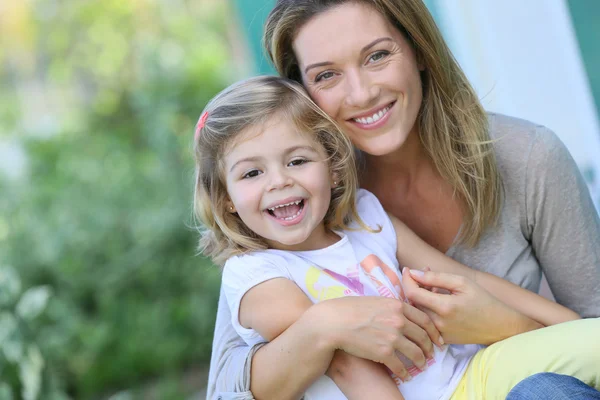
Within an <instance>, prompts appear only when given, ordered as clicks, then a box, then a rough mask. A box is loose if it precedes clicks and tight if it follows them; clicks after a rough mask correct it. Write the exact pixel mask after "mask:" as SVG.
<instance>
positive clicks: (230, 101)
mask: <svg viewBox="0 0 600 400" xmlns="http://www.w3.org/2000/svg"><path fill="white" fill-rule="evenodd" d="M205 113H206V116H205ZM202 116H203V117H201V118H200V119H201V121H202V122H201V123H200V125H199V126H200V128H199V130H198V131H197V133H196V136H195V140H194V153H195V158H196V183H195V191H194V212H195V215H196V217H197V218H198V219H199V221H200V222H201V224H202V226H201V227H200V228H199V229H200V243H199V248H200V251H201V252H202V253H203V254H204V255H206V256H209V257H211V258H212V259H213V261H214V262H215V263H216V264H221V265H222V264H223V263H224V262H225V260H227V259H228V258H229V257H231V256H234V255H238V254H242V253H244V252H248V251H253V250H263V249H266V248H267V243H266V242H265V240H264V239H263V238H261V237H260V236H258V235H256V234H255V233H254V232H252V231H251V230H250V229H248V227H247V226H246V225H245V224H244V223H243V222H242V220H241V219H240V217H239V216H238V215H237V214H235V213H231V212H228V210H227V205H226V202H227V200H228V198H229V197H228V195H227V186H226V183H225V176H224V174H223V156H224V154H225V152H226V151H227V150H228V149H229V148H230V147H229V146H231V145H232V144H234V143H235V142H234V141H235V140H236V138H238V137H239V136H240V135H241V134H243V133H245V132H248V130H249V129H250V128H254V129H256V127H261V126H264V124H266V123H267V122H268V121H270V120H271V119H272V118H274V117H278V118H282V120H283V121H287V122H290V123H292V124H293V125H294V126H295V127H296V129H297V131H298V132H299V133H302V134H308V135H311V137H312V138H313V139H314V140H315V141H316V142H318V143H319V144H321V145H322V146H323V148H324V150H325V152H326V154H327V157H328V159H327V161H328V163H329V168H330V171H331V172H332V174H333V175H334V176H335V177H336V181H337V185H336V187H335V188H334V189H332V193H331V202H330V205H329V209H328V211H327V213H326V215H325V221H324V222H325V226H326V227H327V228H328V229H347V228H348V224H349V223H350V221H352V220H353V221H356V222H357V223H358V224H359V225H360V226H361V227H365V225H364V223H363V222H362V221H361V220H360V218H359V217H358V214H357V212H356V205H355V200H356V190H357V188H358V181H357V177H356V169H355V168H356V167H355V159H354V149H353V146H352V143H351V142H350V140H349V139H348V138H347V137H346V135H344V134H343V133H341V132H340V131H339V129H338V127H337V125H336V124H335V122H334V121H333V120H332V119H331V118H330V117H329V116H328V115H327V114H325V113H324V112H323V111H321V109H320V108H319V107H317V105H316V104H314V103H313V101H312V100H311V99H310V97H309V96H308V95H307V94H306V92H305V91H304V88H303V87H302V86H301V85H300V84H298V83H297V82H294V81H291V80H289V79H285V78H281V77H276V76H260V77H255V78H251V79H248V80H245V81H241V82H238V83H236V84H233V85H231V86H230V87H228V88H227V89H225V90H223V91H222V92H221V93H219V94H218V95H217V96H215V98H213V99H212V100H211V101H210V102H209V103H208V105H207V106H206V108H205V109H204V112H203V113H202Z"/></svg>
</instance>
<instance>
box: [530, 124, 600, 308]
mask: <svg viewBox="0 0 600 400" xmlns="http://www.w3.org/2000/svg"><path fill="white" fill-rule="evenodd" d="M524 191H525V193H524V196H523V198H524V202H525V204H524V207H523V208H524V209H525V210H526V221H525V223H524V226H523V230H524V233H525V235H527V236H528V239H529V240H530V241H531V245H532V247H533V249H534V251H535V255H536V257H537V259H538V260H539V263H540V266H541V267H542V270H543V271H544V274H545V275H546V278H547V279H548V283H549V284H550V288H551V289H552V294H554V297H555V298H556V301H557V302H558V303H560V304H562V305H564V306H566V307H568V308H570V309H572V310H573V311H576V312H577V313H578V314H580V315H581V316H582V317H584V318H590V317H600V218H599V217H598V213H597V211H596V209H595V208H594V203H593V202H592V199H591V196H590V193H589V191H588V188H587V186H586V184H585V181H584V180H583V177H582V176H581V172H580V171H579V168H578V167H577V165H576V163H575V161H574V160H573V158H572V157H571V155H570V154H569V152H568V150H567V149H566V147H565V146H564V144H563V143H562V142H561V141H560V140H559V139H558V138H557V137H556V135H555V134H554V133H553V132H552V131H550V130H548V129H547V128H544V127H537V128H536V133H535V139H534V141H533V143H532V145H531V149H530V150H529V154H528V159H527V169H526V176H525V184H524Z"/></svg>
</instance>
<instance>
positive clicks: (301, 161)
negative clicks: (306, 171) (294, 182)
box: [288, 158, 308, 167]
mask: <svg viewBox="0 0 600 400" xmlns="http://www.w3.org/2000/svg"><path fill="white" fill-rule="evenodd" d="M307 162H308V160H306V159H304V158H297V159H295V160H292V161H290V163H289V164H288V166H289V167H297V166H299V165H302V164H306V163H307Z"/></svg>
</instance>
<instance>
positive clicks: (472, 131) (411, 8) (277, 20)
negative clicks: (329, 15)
mask: <svg viewBox="0 0 600 400" xmlns="http://www.w3.org/2000/svg"><path fill="white" fill-rule="evenodd" d="M349 2H352V3H360V4H367V5H369V6H371V7H374V8H375V9H376V10H377V11H379V12H380V13H381V15H383V16H385V17H386V18H387V20H388V21H390V23H391V24H392V25H393V26H395V27H396V28H397V29H398V30H399V31H400V32H401V33H402V34H403V35H404V36H405V37H406V39H407V40H408V41H409V42H410V43H411V44H412V46H413V47H414V49H415V51H416V54H417V59H418V60H419V61H420V62H422V63H423V65H424V66H425V70H424V71H423V72H422V73H421V79H422V85H423V101H422V104H421V109H420V112H419V117H418V121H417V122H416V123H417V124H418V126H419V128H420V139H421V143H422V144H423V146H424V148H425V149H426V151H427V152H428V154H429V156H430V157H431V159H432V160H433V162H434V164H435V166H436V168H437V169H438V171H439V172H440V174H441V175H442V177H443V178H444V179H445V180H446V181H447V182H449V183H450V184H451V185H452V186H453V188H454V191H455V193H456V194H458V196H460V198H461V199H462V200H463V201H464V203H465V205H466V207H465V209H464V210H463V212H464V223H463V226H462V228H461V231H460V237H459V240H460V242H462V243H464V244H467V245H470V246H474V245H475V244H477V242H478V241H479V239H480V238H481V235H482V234H483V231H484V230H485V229H486V228H487V227H489V226H493V225H494V224H495V223H496V221H497V219H498V215H499V213H500V208H501V203H502V193H503V192H502V180H501V177H500V173H499V171H498V168H497V163H496V158H495V154H494V151H493V147H492V144H493V143H492V141H491V140H490V136H489V132H488V120H487V116H486V113H485V111H484V109H483V107H482V105H481V103H480V102H479V100H478V98H477V95H476V93H475V91H474V90H473V88H472V87H471V85H470V84H469V82H468V81H467V78H466V77H465V75H464V73H463V72H462V70H461V69H460V67H459V65H458V63H457V62H456V60H455V59H454V57H453V56H452V54H451V52H450V50H449V49H448V47H447V45H446V43H445V42H444V39H443V37H442V35H441V33H440V31H439V30H438V28H437V26H436V25H435V22H434V21H433V18H432V17H431V14H430V13H429V11H428V10H427V7H426V6H425V5H424V4H423V2H422V1H421V0H368V1H366V0H278V1H277V3H276V5H275V8H274V9H273V10H272V11H271V14H270V15H269V18H268V20H267V22H266V26H265V35H264V38H263V39H264V44H265V47H266V50H267V53H268V55H269V57H270V59H271V61H272V62H273V64H274V65H275V68H276V69H277V71H278V72H279V74H281V75H282V76H285V77H287V78H290V79H293V80H295V81H297V82H302V77H301V73H300V70H299V67H298V61H297V59H296V55H295V54H294V49H293V41H294V39H295V37H296V34H297V32H298V30H299V29H300V28H301V27H302V26H303V25H304V24H305V23H306V22H308V21H309V20H310V19H311V18H312V17H314V16H316V15H318V14H320V13H322V12H324V11H327V10H329V9H331V8H333V7H336V6H339V5H341V4H344V3H349Z"/></svg>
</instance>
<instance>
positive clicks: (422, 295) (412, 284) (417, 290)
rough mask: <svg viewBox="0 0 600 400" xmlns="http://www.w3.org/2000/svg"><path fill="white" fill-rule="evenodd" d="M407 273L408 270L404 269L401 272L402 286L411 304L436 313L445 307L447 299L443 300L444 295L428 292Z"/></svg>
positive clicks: (412, 275) (413, 276)
mask: <svg viewBox="0 0 600 400" xmlns="http://www.w3.org/2000/svg"><path fill="white" fill-rule="evenodd" d="M409 271H410V270H409V269H408V268H404V270H403V271H402V286H403V288H404V293H405V294H406V297H408V299H409V300H410V301H411V302H412V303H413V304H416V305H419V306H424V307H427V308H429V309H431V310H434V311H436V312H437V311H438V310H439V309H440V308H441V307H443V306H444V305H445V301H447V299H445V298H444V295H441V294H438V293H434V292H430V291H429V290H427V289H423V288H422V287H420V286H419V284H420V282H418V281H417V280H416V279H415V275H414V274H411V273H410V272H409ZM419 272H421V271H419ZM431 273H432V272H428V274H431Z"/></svg>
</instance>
